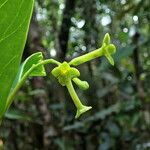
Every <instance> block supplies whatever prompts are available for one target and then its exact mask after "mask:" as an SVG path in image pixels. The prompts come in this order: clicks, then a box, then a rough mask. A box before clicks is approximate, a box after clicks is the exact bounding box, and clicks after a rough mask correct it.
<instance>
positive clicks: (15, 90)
mask: <svg viewBox="0 0 150 150" xmlns="http://www.w3.org/2000/svg"><path fill="white" fill-rule="evenodd" d="M46 64H55V65H60V64H61V63H60V62H58V61H56V60H54V59H47V60H43V61H41V62H40V63H38V64H36V65H35V64H33V65H32V67H31V68H30V69H29V70H28V71H27V72H26V73H25V74H24V76H23V77H22V78H21V80H20V81H19V83H18V84H17V85H16V87H15V88H14V89H13V91H12V92H11V93H10V95H9V96H8V98H7V102H6V107H5V112H6V111H7V110H8V108H9V107H10V105H11V103H12V102H13V99H14V98H15V96H16V94H17V92H18V91H19V89H20V88H21V86H22V85H23V84H24V82H25V80H26V79H27V77H28V76H29V75H30V73H31V72H32V71H33V70H34V69H35V68H36V67H39V66H41V65H46Z"/></svg>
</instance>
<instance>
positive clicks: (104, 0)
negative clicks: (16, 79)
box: [0, 0, 150, 150]
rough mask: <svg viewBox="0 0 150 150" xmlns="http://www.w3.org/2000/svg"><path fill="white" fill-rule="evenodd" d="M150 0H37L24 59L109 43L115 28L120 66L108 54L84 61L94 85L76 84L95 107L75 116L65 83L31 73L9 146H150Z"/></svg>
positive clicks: (16, 107)
mask: <svg viewBox="0 0 150 150" xmlns="http://www.w3.org/2000/svg"><path fill="white" fill-rule="evenodd" d="M149 10H150V1H149V0H134V1H131V0H113V1H109V0H44V1H43V0H36V1H35V9H34V13H33V18H32V21H31V26H30V31H29V36H28V40H27V43H26V47H25V50H24V54H23V60H24V59H25V58H27V57H28V56H29V55H31V54H32V53H34V52H37V51H42V52H43V54H44V56H45V58H50V57H53V58H55V59H57V60H59V61H64V60H66V61H69V60H70V59H72V58H74V57H76V56H79V55H82V54H84V53H87V52H89V51H92V50H94V49H96V48H98V47H100V46H101V42H102V39H103V36H104V34H105V33H106V32H108V33H110V35H111V39H112V43H114V44H115V45H116V47H117V53H116V54H115V55H114V59H115V66H114V67H112V66H110V64H108V62H107V60H106V59H105V58H100V59H96V60H93V61H91V62H89V63H86V64H83V65H81V66H80V67H78V69H79V70H80V71H81V79H82V80H86V81H88V82H89V84H90V88H89V89H88V90H87V91H81V90H79V89H78V88H77V89H76V90H77V92H78V94H79V97H81V99H82V101H84V102H85V103H87V104H89V105H91V106H92V107H93V109H92V110H91V111H89V112H88V113H86V114H84V115H83V116H82V117H81V118H80V119H78V120H75V119H74V116H75V112H76V110H75V107H74V105H73V103H72V101H71V98H70V96H69V94H68V92H67V90H66V88H65V87H61V86H60V85H59V84H58V83H57V81H56V79H54V78H53V77H52V76H51V75H50V71H51V69H52V68H53V66H51V67H47V73H48V74H49V75H48V76H47V77H44V78H41V77H36V78H29V79H28V80H27V81H26V84H25V85H24V86H23V87H22V89H21V90H20V91H19V93H18V95H17V97H16V99H15V102H14V103H13V106H12V107H11V109H10V110H9V111H8V112H7V114H6V119H5V120H4V122H3V125H2V126H1V129H0V137H1V139H0V143H2V140H3V143H4V145H5V149H6V150H45V149H48V150H53V149H54V150H57V149H58V150H59V149H60V150H148V149H150V50H149V49H148V48H149V46H150V22H149V21H150V12H149Z"/></svg>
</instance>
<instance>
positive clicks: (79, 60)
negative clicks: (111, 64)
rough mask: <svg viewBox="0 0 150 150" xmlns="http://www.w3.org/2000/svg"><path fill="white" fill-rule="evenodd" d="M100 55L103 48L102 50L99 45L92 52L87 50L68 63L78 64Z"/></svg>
mask: <svg viewBox="0 0 150 150" xmlns="http://www.w3.org/2000/svg"><path fill="white" fill-rule="evenodd" d="M102 55H103V50H102V47H101V48H99V49H96V50H94V51H92V52H89V53H87V54H85V55H82V56H79V57H77V58H74V59H73V60H71V61H70V62H69V65H73V66H78V65H80V64H83V63H85V62H87V61H90V60H92V59H95V58H97V57H100V56H102Z"/></svg>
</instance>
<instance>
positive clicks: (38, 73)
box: [12, 52, 46, 89]
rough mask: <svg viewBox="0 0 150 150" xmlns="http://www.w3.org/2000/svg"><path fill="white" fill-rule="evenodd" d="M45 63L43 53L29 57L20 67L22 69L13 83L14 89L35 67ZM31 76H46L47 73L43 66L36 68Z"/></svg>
mask: <svg viewBox="0 0 150 150" xmlns="http://www.w3.org/2000/svg"><path fill="white" fill-rule="evenodd" d="M41 61H43V55H42V53H41V52H37V53H34V54H32V55H31V56H29V57H28V58H27V59H26V60H25V61H24V62H23V64H22V65H21V66H20V69H19V71H18V73H17V76H16V79H15V81H14V83H13V86H12V89H13V88H14V87H15V86H16V84H17V83H18V82H19V81H20V80H21V78H22V77H23V75H24V74H25V73H26V72H27V71H28V70H29V69H30V68H31V67H32V66H33V65H36V64H38V63H40V62H41ZM29 76H46V71H45V68H44V66H43V65H40V66H38V67H36V68H35V69H34V70H33V71H32V72H31V74H30V75H29Z"/></svg>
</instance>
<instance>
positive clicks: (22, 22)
mask: <svg viewBox="0 0 150 150" xmlns="http://www.w3.org/2000/svg"><path fill="white" fill-rule="evenodd" d="M33 3H34V0H0V68H1V69H0V117H1V116H2V114H3V111H4V107H5V104H6V99H7V97H8V94H9V92H10V89H11V87H12V84H13V82H14V79H15V77H16V74H17V72H18V69H19V65H20V61H21V56H22V52H23V49H24V45H25V41H26V37H27V31H28V28H29V22H30V19H31V14H32V10H33Z"/></svg>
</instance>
